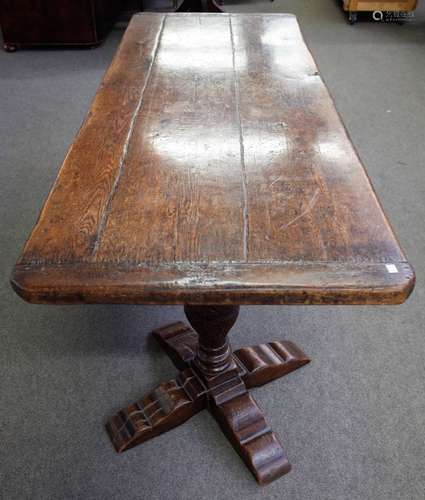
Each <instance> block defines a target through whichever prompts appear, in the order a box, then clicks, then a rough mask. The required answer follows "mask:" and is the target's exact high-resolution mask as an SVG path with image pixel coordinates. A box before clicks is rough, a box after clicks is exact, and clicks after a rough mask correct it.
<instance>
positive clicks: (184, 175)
mask: <svg viewBox="0 0 425 500" xmlns="http://www.w3.org/2000/svg"><path fill="white" fill-rule="evenodd" d="M12 285H13V286H14V288H15V290H16V291H17V293H19V294H20V295H21V296H22V297H23V298H25V299H26V300H28V301H31V302H40V303H45V302H56V303H78V302H88V303H89V302H91V303H151V304H155V303H161V304H166V303H169V304H173V303H174V304H180V303H190V304H197V303H199V304H208V303H209V304H261V303H267V304H366V303H375V304H379V303H382V304H385V303H387V304H390V303H401V302H403V301H404V300H405V299H406V298H407V296H408V295H409V293H410V292H411V290H412V288H413V285H414V273H413V270H412V268H411V266H410V265H409V264H408V262H407V261H406V257H405V256H404V254H403V252H402V250H401V249H400V247H399V244H398V243H397V240H396V238H395V236H394V234H393V232H392V230H391V228H390V225H389V223H388V221H387V219H386V217H385V215H384V213H383V211H382V209H381V207H380V204H379V202H378V200H377V197H376V195H375V193H374V191H373V188H372V186H371V184H370V181H369V179H368V177H367V175H366V173H365V171H364V168H363V166H362V164H361V162H360V160H359V158H358V156H357V155H356V152H355V151H354V149H353V146H352V144H351V142H350V140H349V138H348V137H347V133H346V131H345V129H344V126H343V124H342V123H341V120H340V118H339V116H338V114H337V112H336V110H335V107H334V104H333V102H332V100H331V98H330V96H329V94H328V92H327V90H326V87H325V85H324V83H323V81H322V80H321V78H320V76H319V74H318V70H317V67H316V66H315V63H314V61H313V59H312V57H311V55H310V53H309V51H308V49H307V47H306V45H305V44H304V41H303V39H302V36H301V34H300V30H299V27H298V24H297V21H296V18H295V17H294V16H292V15H286V14H281V15H280V14H279V15H276V14H275V15H268V14H267V15H266V14H264V15H263V14H261V15H260V14H255V15H241V14H142V15H137V16H135V17H134V18H133V20H132V21H131V24H130V26H129V28H128V30H127V32H126V34H125V36H124V39H123V41H122V43H121V45H120V48H119V50H118V52H117V54H116V56H115V58H114V60H113V62H112V64H111V66H110V68H109V70H108V72H107V73H106V75H105V77H104V80H103V82H102V84H101V86H100V88H99V90H98V92H97V94H96V96H95V99H94V101H93V104H92V106H91V109H90V112H89V114H88V115H87V118H86V120H85V122H84V124H83V126H82V128H81V129H80V131H79V133H78V135H77V137H76V139H75V142H74V143H73V145H72V146H71V148H70V150H69V153H68V155H67V157H66V159H65V161H64V164H63V166H62V168H61V170H60V173H59V175H58V178H57V180H56V182H55V184H54V186H53V188H52V190H51V192H50V195H49V197H48V199H47V201H46V203H45V205H44V208H43V210H42V212H41V215H40V217H39V220H38V222H37V224H36V226H35V228H34V230H33V232H32V234H31V236H30V238H29V239H28V241H27V243H26V246H25V248H24V251H23V253H22V256H21V257H20V259H19V261H18V263H17V265H16V266H15V269H14V271H13V274H12Z"/></svg>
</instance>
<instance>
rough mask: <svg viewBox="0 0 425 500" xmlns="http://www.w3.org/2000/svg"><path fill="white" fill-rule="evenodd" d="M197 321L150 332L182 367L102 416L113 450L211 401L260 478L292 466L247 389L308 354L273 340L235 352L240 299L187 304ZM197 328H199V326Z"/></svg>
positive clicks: (291, 367) (134, 442)
mask: <svg viewBox="0 0 425 500" xmlns="http://www.w3.org/2000/svg"><path fill="white" fill-rule="evenodd" d="M185 312H186V316H187V318H188V320H189V322H190V324H191V325H192V326H193V328H194V329H195V330H196V331H195V330H194V329H192V328H190V327H189V326H187V325H185V324H184V323H180V322H179V323H174V324H172V325H169V326H167V327H165V328H161V329H159V330H155V331H154V332H153V335H154V337H155V338H156V339H157V341H158V342H159V344H160V345H161V346H162V348H163V349H164V350H165V352H166V353H167V354H168V356H169V357H170V358H171V360H172V361H173V363H174V364H175V366H176V367H177V368H178V369H179V370H181V371H180V373H179V374H178V376H177V377H176V378H175V379H173V380H170V381H169V382H164V383H162V384H160V385H159V386H158V387H157V388H156V389H154V390H153V391H152V392H151V393H150V394H148V395H146V396H145V397H143V398H142V399H141V400H140V401H138V402H137V403H134V404H133V405H130V406H129V407H127V408H125V409H124V410H121V411H120V412H119V413H117V414H116V415H115V416H113V417H112V418H111V419H109V421H108V422H107V424H106V428H107V431H108V433H109V435H110V437H111V439H112V442H113V444H114V446H115V448H116V450H117V451H118V452H122V451H125V450H127V449H129V448H132V447H133V446H135V445H137V444H139V443H142V442H143V441H147V440H148V439H151V438H153V437H155V436H157V435H159V434H162V433H163V432H166V431H168V430H170V429H172V428H173V427H176V426H178V425H180V424H182V423H183V422H185V421H186V420H188V419H189V418H190V417H191V416H192V415H195V414H196V413H198V412H199V411H201V410H203V409H205V408H208V409H209V410H210V412H211V413H212V415H213V416H214V418H215V419H216V420H217V422H218V423H219V424H220V427H221V428H222V430H223V432H224V434H225V435H226V436H227V437H228V439H229V440H230V442H231V443H232V445H233V447H234V448H235V450H236V451H237V452H238V453H239V455H240V456H241V457H242V459H243V460H244V462H245V464H246V465H247V466H248V468H249V469H250V471H251V472H252V473H253V474H254V476H255V478H256V480H257V481H258V482H259V483H260V484H267V483H269V482H271V481H273V480H275V479H277V478H278V477H280V476H282V475H283V474H286V473H287V472H289V470H290V468H291V466H290V464H289V462H288V459H287V457H286V454H285V452H284V451H283V448H282V445H281V444H280V442H279V440H278V438H277V436H276V435H275V434H274V432H273V431H272V430H271V429H270V427H269V425H268V424H267V422H266V420H265V418H264V415H263V412H262V411H261V409H260V408H259V407H258V405H257V403H256V402H255V401H254V399H253V398H252V397H251V395H250V394H249V392H248V389H249V388H251V387H257V386H260V385H263V384H266V383H267V382H270V381H272V380H274V379H277V378H279V377H283V376H284V375H286V374H288V373H290V372H291V371H293V370H296V369H297V368H300V367H301V366H303V365H305V364H306V363H308V362H309V359H308V358H307V357H306V355H305V354H304V353H303V352H302V351H301V350H300V349H299V348H298V347H297V346H296V345H294V344H293V343H292V342H288V341H280V342H270V343H268V344H262V345H258V346H254V347H244V348H242V349H239V350H237V351H235V352H233V353H232V351H231V349H230V345H229V342H228V340H227V333H228V331H229V330H230V328H231V327H232V326H233V324H234V323H235V321H236V318H237V316H238V312H239V307H234V306H186V307H185ZM196 332H198V333H196Z"/></svg>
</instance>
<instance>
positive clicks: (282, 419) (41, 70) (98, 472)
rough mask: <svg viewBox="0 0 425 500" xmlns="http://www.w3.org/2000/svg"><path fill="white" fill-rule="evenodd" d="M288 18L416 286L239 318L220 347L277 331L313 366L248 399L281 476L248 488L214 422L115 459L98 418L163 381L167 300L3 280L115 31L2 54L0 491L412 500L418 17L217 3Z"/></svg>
mask: <svg viewBox="0 0 425 500" xmlns="http://www.w3.org/2000/svg"><path fill="white" fill-rule="evenodd" d="M227 8H228V10H231V11H234V12H236V11H273V12H293V13H295V14H297V15H298V17H299V21H300V23H301V26H302V29H303V31H304V34H305V37H306V40H307V42H308V44H309V46H310V48H311V50H312V52H313V54H314V56H315V58H316V60H317V62H318V65H319V68H320V71H321V74H322V76H323V78H324V80H325V81H326V83H327V84H328V86H329V89H330V91H331V93H332V95H333V97H334V98H335V101H336V105H337V107H338V109H339V111H340V113H341V114H342V117H343V119H344V121H345V124H346V125H347V128H348V131H349V133H350V135H351V137H352V139H353V142H354V143H355V145H356V147H357V149H358V151H359V154H360V156H361V158H362V159H363V161H364V163H365V165H366V166H367V168H368V171H369V174H370V176H371V178H372V181H373V183H374V185H375V188H376V190H377V192H378V194H379V196H380V198H381V200H382V203H383V205H384V207H385V209H386V211H387V213H388V215H389V217H390V220H391V221H392V223H393V225H394V228H395V230H396V232H397V234H398V236H399V238H400V240H401V242H402V244H403V246H404V248H405V250H406V253H407V255H408V257H409V259H410V261H411V262H412V264H413V265H414V266H415V268H416V272H417V279H418V283H417V287H416V290H415V292H414V293H413V295H412V296H411V298H410V299H409V301H408V302H407V303H406V304H404V305H402V306H398V307H251V308H248V307H246V308H243V309H242V312H241V316H240V320H239V322H238V323H237V325H236V326H235V328H234V331H233V334H232V340H233V345H234V346H235V347H237V346H240V345H243V344H246V345H249V344H255V343H258V342H261V341H267V340H271V339H276V338H277V339H279V338H290V339H292V340H294V341H296V342H297V343H299V344H300V345H301V346H303V348H304V349H305V351H306V352H307V353H308V354H310V355H311V356H312V358H313V362H312V363H311V364H310V365H309V366H308V367H305V368H304V369H302V370H299V371H298V372H296V373H294V374H291V375H290V376H288V377H286V378H284V379H281V380H279V381H276V382H274V383H273V384H270V385H268V386H266V387H263V388H261V389H257V390H255V391H254V396H255V397H256V399H257V401H258V402H259V404H260V405H261V406H262V407H263V408H264V410H265V412H266V413H267V415H268V418H269V421H270V423H271V425H272V427H273V428H274V430H275V431H276V432H277V433H278V434H279V436H280V437H281V440H282V442H283V443H284V445H285V447H286V449H287V452H288V455H289V457H290V460H291V462H292V464H293V470H292V472H291V473H290V474H289V475H287V476H285V477H283V478H282V479H280V480H278V481H276V482H275V483H273V484H271V485H269V486H267V487H265V488H260V487H258V486H257V485H256V483H255V482H254V480H253V479H252V478H251V476H250V475H249V473H248V471H247V470H246V468H245V467H244V465H243V463H242V461H241V460H240V459H239V457H238V456H237V455H236V454H235V453H234V452H233V450H232V448H231V446H230V445H229V443H228V442H227V441H226V439H225V438H224V437H223V435H222V433H221V432H220V430H219V429H218V427H217V425H216V424H215V422H214V421H213V419H212V418H211V417H210V416H209V414H208V413H207V412H203V413H201V414H199V415H198V416H196V417H195V418H193V419H192V420H190V421H189V422H187V423H186V424H185V425H183V426H181V427H180V428H178V429H175V430H173V431H171V432H170V433H168V434H166V435H162V436H160V437H158V438H156V439H155V440H153V441H150V442H147V443H145V444H144V445H142V446H140V447H137V448H135V449H133V450H131V451H129V452H127V453H125V454H122V455H117V454H116V453H115V452H114V450H113V448H112V446H111V444H110V442H109V439H108V437H107V435H106V434H105V432H104V429H103V423H104V421H105V419H106V417H107V416H109V415H110V414H111V413H113V412H114V411H115V410H117V409H119V408H120V407H121V406H123V405H125V404H127V403H130V402H133V401H134V400H136V399H137V398H138V397H140V396H141V395H142V394H143V393H144V392H146V391H148V390H149V389H150V388H152V387H153V386H154V385H156V384H157V383H159V382H161V381H163V380H166V379H167V377H172V376H173V374H174V373H175V370H174V368H173V367H172V365H171V363H170V362H169V360H168V359H167V358H166V356H165V355H163V354H162V353H161V352H160V350H159V349H158V348H157V347H156V346H155V344H154V343H153V342H152V341H151V340H150V338H149V336H148V332H149V331H150V330H151V329H152V328H155V327H158V326H160V325H164V324H166V323H167V322H169V321H174V320H178V319H181V318H182V317H183V314H182V310H181V308H178V307H132V306H120V307H118V306H113V307H110V306H86V307H79V306H74V307H55V306H34V305H28V304H26V303H24V302H23V301H21V300H20V299H19V298H18V297H17V296H15V295H14V293H13V292H12V290H11V288H10V286H9V284H8V277H9V273H10V270H11V268H12V266H13V264H14V261H15V259H16V258H17V256H18V254H19V251H20V249H21V248H22V245H23V243H24V241H25V238H26V236H27V235H28V232H29V231H30V229H31V227H32V225H33V224H34V222H35V219H36V216H37V214H38V212H39V209H40V206H41V203H42V201H43V199H44V198H45V196H46V194H47V193H48V190H49V187H50V185H51V183H52V182H53V180H54V178H55V176H56V173H57V169H58V166H59V165H60V163H61V161H62V159H63V157H64V154H65V152H66V150H67V148H68V146H69V144H70V143H71V141H72V139H73V137H74V134H75V133H76V131H77V129H78V127H79V125H80V123H81V121H82V119H83V117H84V115H85V112H86V110H87V107H88V105H89V103H90V100H91V98H92V97H93V95H94V92H95V90H96V88H97V85H98V84H99V81H100V79H101V77H102V74H103V72H104V71H105V69H106V67H107V66H108V63H109V62H110V60H111V58H112V56H113V54H114V51H115V50H116V47H117V45H118V43H119V40H120V38H121V36H122V30H119V29H115V30H114V31H113V32H112V33H111V34H110V36H109V37H108V39H107V41H106V43H105V44H104V45H103V46H101V47H100V48H98V49H96V50H67V51H52V50H44V51H42V50H32V51H20V52H18V53H16V54H6V53H4V52H1V51H0V79H1V82H0V83H1V86H0V105H1V107H0V110H1V121H0V142H1V147H0V167H1V168H0V176H1V177H0V179H1V180H0V186H1V197H0V205H1V221H0V223H1V228H0V230H1V232H0V234H1V245H0V255H1V278H2V280H1V287H0V294H1V312H0V314H1V324H0V328H1V331H0V343H1V344H0V376H1V378H0V391H1V392H0V398H1V400H0V433H1V434H0V497H1V498H2V499H5V500H12V499H41V500H47V499H118V498H125V499H133V498H134V499H136V498H137V499H170V500H171V499H172V500H174V499H182V500H183V499H189V498H190V499H220V500H221V499H232V500H237V499H239V498H240V499H253V498H256V499H257V498H259V499H260V498H264V499H280V498H282V499H283V498H284V499H288V500H289V499H290V500H298V499H300V500H301V499H302V500H307V499H313V500H319V499H323V500H332V499H336V500H343V499H350V500H354V499H359V500H360V499H361V500H364V499H373V500H378V499H382V500H398V499H403V500H423V499H424V498H425V444H424V441H425V393H424V392H425V391H424V376H425V361H424V359H425V340H424V331H425V328H424V327H425V307H424V305H425V304H424V290H425V289H424V278H425V265H424V255H425V248H424V247H425V222H424V221H425V208H424V202H425V171H424V149H423V148H424V130H425V69H424V68H425V50H424V49H425V9H424V6H423V5H421V6H420V7H419V9H418V11H417V13H416V17H415V20H414V21H413V22H412V23H410V24H408V25H405V26H398V25H390V24H377V23H372V22H368V21H364V22H360V23H359V24H358V25H357V26H355V27H350V26H349V25H348V24H346V21H345V16H344V14H343V13H342V11H341V9H340V6H339V3H338V2H337V1H336V0H328V1H325V0H322V1H318V0H297V1H296V2H295V1H286V0H275V2H273V3H270V2H262V3H232V4H231V5H230V4H228V6H227Z"/></svg>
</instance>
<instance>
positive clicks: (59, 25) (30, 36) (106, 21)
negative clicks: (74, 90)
mask: <svg viewBox="0 0 425 500" xmlns="http://www.w3.org/2000/svg"><path fill="white" fill-rule="evenodd" d="M120 6H121V2H119V1H117V0H61V1H58V0H0V24H1V29H2V32H3V39H4V47H5V49H6V50H11V51H12V50H16V48H19V47H22V46H36V45H89V46H92V45H97V44H99V43H100V42H101V41H102V40H103V39H104V38H105V36H106V34H107V32H108V30H109V29H110V28H111V26H112V24H113V23H114V21H115V19H116V17H117V15H118V13H119V11H120Z"/></svg>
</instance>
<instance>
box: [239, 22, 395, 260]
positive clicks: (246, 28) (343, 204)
mask: <svg viewBox="0 0 425 500" xmlns="http://www.w3.org/2000/svg"><path fill="white" fill-rule="evenodd" d="M232 26H233V32H234V41H235V51H236V59H237V63H238V62H239V58H240V57H241V56H242V57H243V59H244V60H245V59H246V61H248V62H249V66H247V67H243V66H242V65H241V64H240V63H239V64H237V67H239V69H238V87H239V95H240V115H241V123H242V129H243V139H244V150H245V158H244V162H245V167H246V171H247V189H248V207H249V209H248V212H249V249H248V255H249V259H252V260H254V261H259V260H300V261H304V260H307V261H332V262H339V261H342V262H348V261H350V262H351V261H356V262H381V261H386V260H387V259H389V260H394V261H401V260H404V257H403V255H402V253H401V252H400V249H399V248H398V247H397V245H394V237H393V234H392V231H391V229H390V227H389V225H388V223H387V221H386V218H385V216H384V214H383V212H382V210H381V208H380V206H379V203H378V201H377V199H376V196H375V194H374V192H373V189H372V187H371V185H370V182H369V180H368V178H367V176H366V173H365V171H364V169H363V167H362V165H361V163H360V160H359V158H358V157H357V155H356V153H355V151H354V149H353V147H352V144H351V142H350V140H349V138H348V137H347V134H346V131H345V129H344V127H343V125H342V123H341V120H340V118H339V117H338V115H337V112H336V110H335V107H334V105H333V102H332V100H331V98H330V96H329V94H328V92H327V90H326V87H325V86H324V85H323V82H322V80H321V78H320V76H319V74H318V70H317V67H316V66H315V64H314V61H313V59H312V57H311V55H310V53H309V51H308V49H307V47H306V46H305V44H304V43H303V40H302V37H301V33H300V31H299V29H298V28H297V23H296V19H295V17H290V16H287V17H286V18H284V19H281V18H276V17H270V18H267V19H266V20H264V21H263V22H262V23H259V22H258V21H257V19H256V18H249V19H245V18H243V19H241V18H232ZM257 40H261V46H259V44H258V43H257ZM254 41H255V42H254ZM259 142H260V143H261V146H262V147H261V149H260V148H258V143H259ZM259 152H260V153H261V156H260V155H259Z"/></svg>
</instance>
